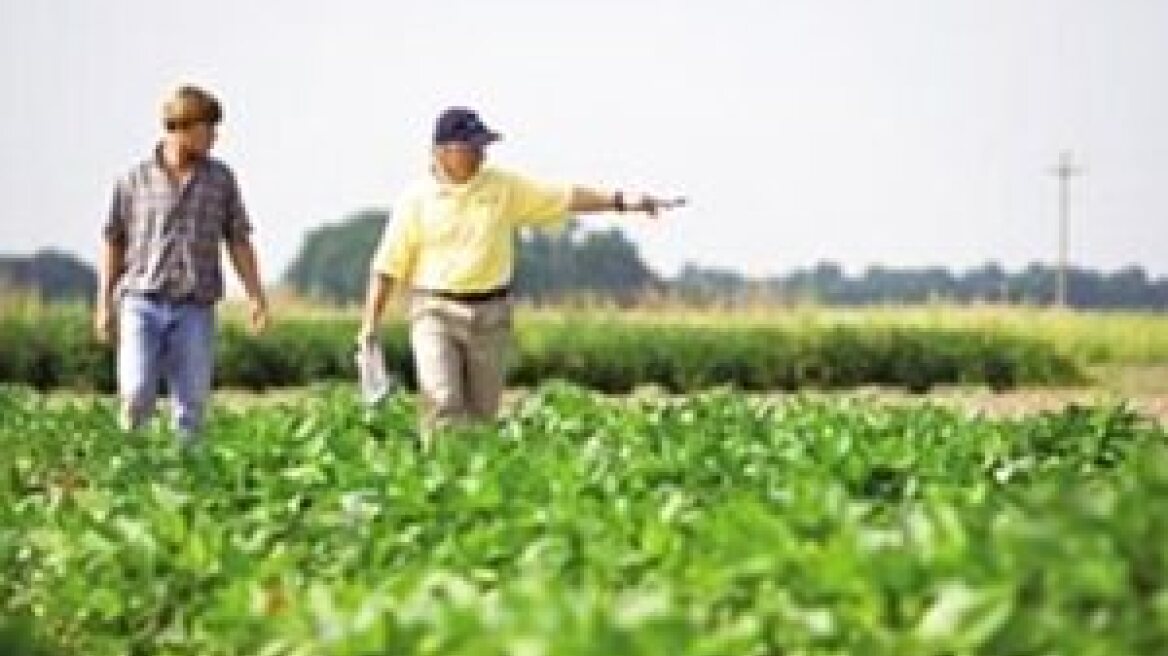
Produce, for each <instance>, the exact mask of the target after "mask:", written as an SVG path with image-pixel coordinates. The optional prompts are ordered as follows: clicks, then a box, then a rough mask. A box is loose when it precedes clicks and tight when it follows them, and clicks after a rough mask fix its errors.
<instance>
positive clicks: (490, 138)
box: [434, 107, 502, 148]
mask: <svg viewBox="0 0 1168 656" xmlns="http://www.w3.org/2000/svg"><path fill="white" fill-rule="evenodd" d="M501 138H502V137H501V136H500V135H499V133H497V132H495V131H494V130H491V129H490V128H488V127H487V126H486V125H485V124H484V123H483V120H482V119H481V118H479V115H478V113H476V112H475V111H474V110H473V109H467V108H466V107H451V108H449V109H447V110H446V111H444V112H442V113H441V114H439V115H438V122H437V123H436V124H435V125H434V145H441V144H448V143H465V144H470V145H472V146H478V147H480V148H482V147H483V146H486V145H487V144H489V143H494V142H496V141H498V140H499V139H501Z"/></svg>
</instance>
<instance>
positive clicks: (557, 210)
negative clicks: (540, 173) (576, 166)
mask: <svg viewBox="0 0 1168 656" xmlns="http://www.w3.org/2000/svg"><path fill="white" fill-rule="evenodd" d="M506 180H507V187H508V203H507V216H508V218H509V219H511V221H512V222H513V223H514V224H515V225H516V226H531V227H539V228H557V227H560V226H562V225H563V224H564V223H565V222H566V221H567V219H568V209H569V206H570V204H571V202H572V188H571V187H570V186H568V185H551V184H545V183H542V182H536V181H534V180H529V179H527V178H524V177H522V176H519V175H515V174H507V177H506Z"/></svg>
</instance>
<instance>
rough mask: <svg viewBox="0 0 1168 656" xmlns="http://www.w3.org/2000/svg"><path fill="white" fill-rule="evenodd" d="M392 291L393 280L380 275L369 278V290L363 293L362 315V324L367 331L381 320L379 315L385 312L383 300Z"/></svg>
mask: <svg viewBox="0 0 1168 656" xmlns="http://www.w3.org/2000/svg"><path fill="white" fill-rule="evenodd" d="M392 289H393V279H392V278H390V277H389V276H386V275H382V274H380V273H374V274H373V275H371V276H370V277H369V289H368V290H366V292H365V310H364V312H363V313H362V324H364V326H365V327H366V328H367V329H373V328H374V327H376V326H377V322H378V321H380V320H381V313H382V312H384V311H385V300H386V299H387V298H388V297H389V292H390V290H392Z"/></svg>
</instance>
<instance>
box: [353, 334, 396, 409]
mask: <svg viewBox="0 0 1168 656" xmlns="http://www.w3.org/2000/svg"><path fill="white" fill-rule="evenodd" d="M357 378H358V381H359V383H360V385H361V398H362V400H364V401H365V403H367V404H369V405H375V404H377V403H379V402H381V400H382V399H384V398H385V397H386V396H389V394H390V392H392V391H393V388H394V380H393V378H392V377H390V375H389V374H388V373H387V372H386V370H385V354H384V353H382V351H381V345H380V344H378V343H377V342H376V341H373V340H370V341H368V342H362V343H361V344H360V345H358V346H357Z"/></svg>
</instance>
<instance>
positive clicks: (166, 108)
mask: <svg viewBox="0 0 1168 656" xmlns="http://www.w3.org/2000/svg"><path fill="white" fill-rule="evenodd" d="M162 120H163V122H164V123H167V124H169V123H172V122H186V121H206V122H207V123H212V124H215V123H218V122H219V121H221V120H223V106H222V105H220V104H219V100H218V99H216V98H215V96H213V95H211V92H209V91H207V90H206V89H202V88H200V87H196V86H194V85H190V84H184V85H182V86H180V87H178V88H177V89H175V90H174V91H173V92H171V94H170V95H169V96H167V98H166V100H165V101H164V102H163V103H162Z"/></svg>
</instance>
